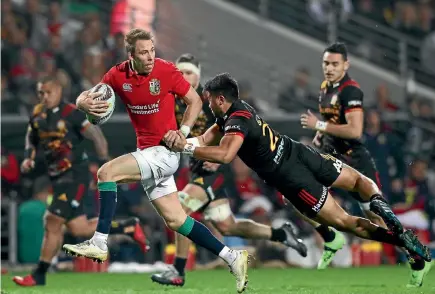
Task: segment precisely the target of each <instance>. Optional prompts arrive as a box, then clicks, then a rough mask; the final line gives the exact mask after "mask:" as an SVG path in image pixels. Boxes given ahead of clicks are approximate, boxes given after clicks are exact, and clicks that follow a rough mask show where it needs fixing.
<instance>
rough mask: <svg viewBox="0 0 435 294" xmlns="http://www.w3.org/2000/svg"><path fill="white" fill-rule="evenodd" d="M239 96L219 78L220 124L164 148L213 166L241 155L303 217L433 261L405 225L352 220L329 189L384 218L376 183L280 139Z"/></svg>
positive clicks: (215, 87)
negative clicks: (366, 202)
mask: <svg viewBox="0 0 435 294" xmlns="http://www.w3.org/2000/svg"><path fill="white" fill-rule="evenodd" d="M238 95H239V92H238V85H237V82H236V81H235V80H234V79H233V78H232V77H231V76H230V75H229V74H227V73H225V74H220V75H217V76H216V77H214V78H213V79H211V80H210V81H208V82H207V83H206V85H205V86H204V96H205V97H206V98H207V99H208V100H209V102H210V108H211V109H212V111H213V113H214V115H215V117H216V118H217V120H216V124H215V125H213V126H212V127H210V128H209V129H208V130H207V131H206V132H205V133H204V134H203V135H201V136H199V137H195V138H190V139H187V140H186V138H184V136H183V135H182V133H181V132H179V131H173V132H170V133H168V134H167V135H165V137H164V140H165V143H166V144H167V145H168V146H169V147H170V148H172V150H174V151H179V152H183V153H185V154H189V155H191V156H194V157H195V158H198V159H201V160H207V161H212V162H219V163H229V162H231V161H232V160H233V159H234V157H235V156H236V155H238V156H239V157H240V159H241V160H242V161H243V162H245V164H246V165H247V166H249V167H250V168H251V169H253V170H254V171H255V172H257V174H258V175H259V176H260V177H261V178H262V179H263V180H265V181H266V182H267V183H269V184H270V185H272V186H274V187H275V188H277V189H278V191H280V192H281V193H282V194H283V195H284V196H285V197H286V198H287V199H288V200H289V201H290V202H291V203H292V204H293V205H294V206H295V207H296V208H297V209H298V210H299V211H300V212H302V213H303V214H304V215H306V216H308V217H310V218H312V219H314V220H316V221H318V222H320V223H322V224H325V225H330V226H333V227H335V228H336V229H338V230H340V231H346V232H351V233H353V234H355V235H356V236H359V237H361V238H365V239H370V240H375V241H379V242H385V243H389V244H393V245H396V246H400V247H405V248H406V249H407V250H409V251H411V252H413V253H416V254H418V255H419V256H421V257H422V258H424V259H425V260H427V261H430V260H431V256H430V252H429V249H428V248H427V247H426V246H424V245H423V244H421V243H420V241H419V240H418V238H417V237H416V236H415V235H414V234H413V232H412V231H410V230H407V231H403V228H402V227H401V224H400V222H397V223H394V225H395V230H388V229H385V228H382V227H380V226H378V225H375V224H373V223H372V222H370V221H369V220H368V219H364V218H360V217H355V216H351V215H348V214H347V213H346V212H345V211H344V210H343V209H342V208H341V207H340V206H339V205H338V204H337V203H336V202H335V200H334V199H333V198H332V197H330V195H329V191H328V187H336V188H341V189H344V190H347V191H357V192H358V193H360V195H361V197H363V198H369V199H372V201H371V207H372V209H373V210H374V211H376V212H377V213H380V214H383V215H385V214H386V212H388V208H387V209H385V205H384V202H383V201H382V196H381V194H380V193H381V192H380V190H379V188H378V187H377V186H376V184H375V183H374V182H373V181H372V180H370V179H369V178H367V177H366V176H364V175H363V174H361V173H359V172H358V171H356V170H355V169H353V168H351V167H349V166H348V165H346V164H343V162H342V161H340V160H339V159H336V158H334V157H333V156H331V155H329V154H320V153H319V152H317V151H316V150H314V149H312V148H310V147H308V146H305V145H303V144H301V143H299V142H297V141H294V140H292V139H290V138H288V137H287V136H282V135H280V134H279V133H277V132H276V131H275V130H273V129H272V128H271V127H270V126H269V125H268V124H267V122H265V121H264V120H263V119H262V118H261V117H260V116H258V115H257V113H256V112H255V110H254V109H253V108H252V107H251V106H250V105H248V104H247V103H246V102H243V101H241V100H240V99H239V96H238ZM216 145H217V146H216ZM379 211H382V212H379ZM396 228H397V229H396ZM400 229H401V230H400Z"/></svg>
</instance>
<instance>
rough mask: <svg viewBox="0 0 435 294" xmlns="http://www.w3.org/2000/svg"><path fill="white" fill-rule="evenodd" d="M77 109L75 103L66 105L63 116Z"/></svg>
mask: <svg viewBox="0 0 435 294" xmlns="http://www.w3.org/2000/svg"><path fill="white" fill-rule="evenodd" d="M75 109H76V106H75V105H74V104H71V103H69V104H67V105H65V107H64V108H63V109H62V113H61V116H62V117H67V116H68V115H70V114H71V112H73V111H74V110H75Z"/></svg>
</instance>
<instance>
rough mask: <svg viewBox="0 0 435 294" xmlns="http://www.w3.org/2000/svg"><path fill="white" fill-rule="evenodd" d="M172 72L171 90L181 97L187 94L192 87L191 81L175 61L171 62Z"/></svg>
mask: <svg viewBox="0 0 435 294" xmlns="http://www.w3.org/2000/svg"><path fill="white" fill-rule="evenodd" d="M170 74H171V82H172V86H171V91H172V92H174V93H175V94H177V95H178V96H180V97H184V96H186V94H187V92H189V89H190V83H189V82H188V81H186V79H185V78H184V77H183V74H182V73H181V71H179V70H178V68H176V67H175V65H174V64H173V63H170Z"/></svg>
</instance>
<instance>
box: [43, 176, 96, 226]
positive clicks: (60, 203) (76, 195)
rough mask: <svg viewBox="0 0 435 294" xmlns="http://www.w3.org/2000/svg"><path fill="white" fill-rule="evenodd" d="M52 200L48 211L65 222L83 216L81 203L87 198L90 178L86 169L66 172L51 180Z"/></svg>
mask: <svg viewBox="0 0 435 294" xmlns="http://www.w3.org/2000/svg"><path fill="white" fill-rule="evenodd" d="M51 182H52V186H53V199H52V201H51V204H50V206H49V207H48V211H50V212H51V213H53V214H55V215H57V216H59V217H61V218H64V219H65V220H66V221H67V222H68V221H70V220H73V219H75V218H76V217H79V216H81V215H85V210H84V205H83V201H84V199H85V197H88V192H89V191H88V190H89V182H90V176H89V171H88V170H87V169H80V170H76V171H68V172H66V173H65V174H63V175H61V176H59V177H57V178H54V179H52V180H51Z"/></svg>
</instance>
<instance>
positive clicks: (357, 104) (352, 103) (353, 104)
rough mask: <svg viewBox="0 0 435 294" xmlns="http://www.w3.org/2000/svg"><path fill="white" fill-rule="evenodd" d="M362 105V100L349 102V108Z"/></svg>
mask: <svg viewBox="0 0 435 294" xmlns="http://www.w3.org/2000/svg"><path fill="white" fill-rule="evenodd" d="M360 105H362V101H361V100H352V101H349V106H360Z"/></svg>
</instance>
